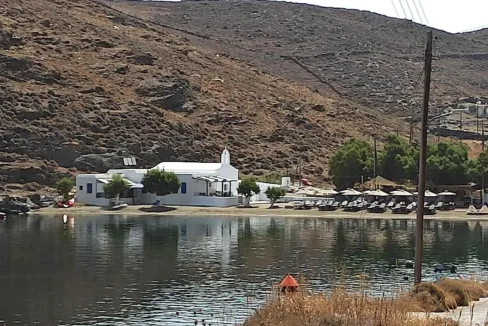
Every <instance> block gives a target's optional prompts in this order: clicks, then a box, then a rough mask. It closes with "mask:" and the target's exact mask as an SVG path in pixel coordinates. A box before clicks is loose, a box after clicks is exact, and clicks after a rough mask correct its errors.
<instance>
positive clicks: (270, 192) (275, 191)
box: [265, 187, 286, 208]
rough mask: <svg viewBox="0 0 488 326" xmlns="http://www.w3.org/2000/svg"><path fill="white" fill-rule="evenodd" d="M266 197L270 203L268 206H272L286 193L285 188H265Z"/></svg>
mask: <svg viewBox="0 0 488 326" xmlns="http://www.w3.org/2000/svg"><path fill="white" fill-rule="evenodd" d="M265 194H266V197H268V199H269V201H270V202H271V205H270V206H269V208H272V207H273V205H274V203H275V202H276V201H277V200H278V199H280V198H281V197H283V196H285V195H286V191H285V189H283V188H281V187H270V188H268V189H266V191H265Z"/></svg>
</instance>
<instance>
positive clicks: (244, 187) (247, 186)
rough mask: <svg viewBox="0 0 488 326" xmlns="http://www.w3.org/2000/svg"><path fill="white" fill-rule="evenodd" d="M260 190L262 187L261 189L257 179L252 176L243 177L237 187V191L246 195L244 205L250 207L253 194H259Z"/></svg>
mask: <svg viewBox="0 0 488 326" xmlns="http://www.w3.org/2000/svg"><path fill="white" fill-rule="evenodd" d="M260 192H261V189H259V186H258V184H257V183H256V179H254V178H251V177H249V178H244V179H242V181H241V183H239V186H238V187H237V193H239V194H241V195H243V196H244V199H245V202H244V205H245V206H246V207H249V202H250V201H251V196H252V195H254V194H259V193H260Z"/></svg>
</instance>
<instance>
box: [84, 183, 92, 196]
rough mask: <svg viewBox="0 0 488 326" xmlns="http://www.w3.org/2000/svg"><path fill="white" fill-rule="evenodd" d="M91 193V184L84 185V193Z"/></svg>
mask: <svg viewBox="0 0 488 326" xmlns="http://www.w3.org/2000/svg"><path fill="white" fill-rule="evenodd" d="M92 192H93V184H91V183H87V184H86V193H87V194H91V193H92Z"/></svg>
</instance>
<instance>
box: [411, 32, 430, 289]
mask: <svg viewBox="0 0 488 326" xmlns="http://www.w3.org/2000/svg"><path fill="white" fill-rule="evenodd" d="M431 72H432V31H429V32H427V47H426V49H425V70H424V73H425V75H424V101H423V108H422V125H421V133H420V162H419V184H418V201H417V220H416V236H415V284H419V283H421V282H422V259H423V257H422V256H423V249H424V248H423V247H424V202H425V174H426V161H427V120H428V116H429V97H430V76H431Z"/></svg>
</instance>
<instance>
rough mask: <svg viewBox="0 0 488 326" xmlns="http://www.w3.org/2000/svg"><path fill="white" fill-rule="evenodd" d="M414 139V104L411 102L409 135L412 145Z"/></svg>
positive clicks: (409, 142) (409, 141)
mask: <svg viewBox="0 0 488 326" xmlns="http://www.w3.org/2000/svg"><path fill="white" fill-rule="evenodd" d="M412 141H413V105H412V103H410V134H409V136H408V144H409V145H410V146H412Z"/></svg>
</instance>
